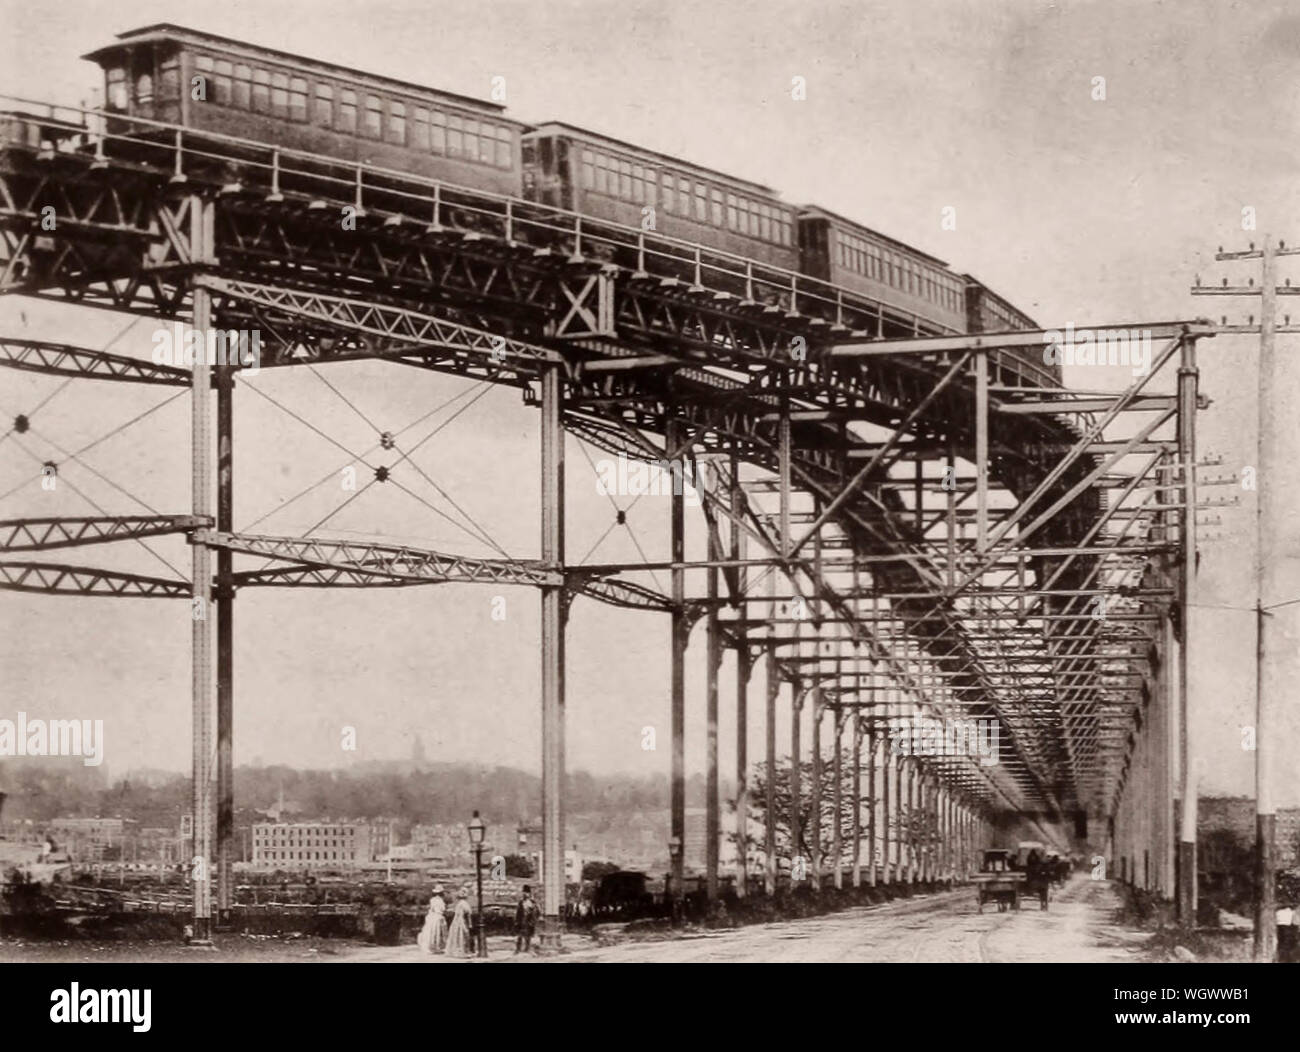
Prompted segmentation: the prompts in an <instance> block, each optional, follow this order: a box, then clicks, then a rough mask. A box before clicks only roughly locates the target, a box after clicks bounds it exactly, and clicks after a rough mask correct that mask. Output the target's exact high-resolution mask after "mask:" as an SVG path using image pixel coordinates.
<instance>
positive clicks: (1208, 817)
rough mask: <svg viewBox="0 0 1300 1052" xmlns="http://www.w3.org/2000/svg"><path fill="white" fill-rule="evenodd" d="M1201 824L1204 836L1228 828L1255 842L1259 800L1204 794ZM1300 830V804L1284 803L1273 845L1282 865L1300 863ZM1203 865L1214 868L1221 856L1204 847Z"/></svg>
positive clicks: (1241, 838) (1243, 839) (1249, 843)
mask: <svg viewBox="0 0 1300 1052" xmlns="http://www.w3.org/2000/svg"><path fill="white" fill-rule="evenodd" d="M1197 810H1198V814H1197V828H1198V830H1199V836H1200V838H1201V840H1204V839H1205V836H1206V834H1207V833H1213V832H1220V831H1228V832H1231V833H1232V834H1233V835H1234V836H1235V837H1236V838H1237V839H1238V840H1239V841H1240V842H1241V843H1242V844H1244V845H1247V846H1252V847H1253V845H1254V843H1255V801H1254V800H1252V799H1251V798H1250V797H1247V796H1202V797H1201V798H1200V800H1199V802H1198V805H1197ZM1297 831H1300V808H1296V807H1281V808H1278V811H1277V828H1276V831H1275V832H1274V836H1273V847H1274V851H1275V852H1276V858H1277V864H1278V866H1281V867H1284V868H1285V867H1292V866H1296V865H1300V854H1298V853H1297V847H1298V846H1300V845H1297V843H1296V834H1297ZM1200 855H1201V860H1200V862H1199V868H1200V869H1202V870H1206V871H1208V870H1213V869H1215V868H1216V862H1217V860H1216V859H1215V858H1213V853H1212V851H1210V850H1209V849H1208V848H1207V847H1205V846H1203V847H1202V848H1201V849H1200Z"/></svg>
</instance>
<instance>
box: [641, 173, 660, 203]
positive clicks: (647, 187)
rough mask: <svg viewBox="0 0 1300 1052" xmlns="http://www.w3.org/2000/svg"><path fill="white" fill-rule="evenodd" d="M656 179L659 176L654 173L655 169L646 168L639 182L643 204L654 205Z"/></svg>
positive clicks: (657, 179)
mask: <svg viewBox="0 0 1300 1052" xmlns="http://www.w3.org/2000/svg"><path fill="white" fill-rule="evenodd" d="M658 181H659V177H658V176H657V175H656V174H655V170H654V169H653V168H647V169H646V170H645V179H644V181H643V182H642V184H641V187H642V189H641V203H642V204H643V205H654V204H655V203H656V198H655V186H656V185H657V183H658Z"/></svg>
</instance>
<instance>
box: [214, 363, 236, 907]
mask: <svg viewBox="0 0 1300 1052" xmlns="http://www.w3.org/2000/svg"><path fill="white" fill-rule="evenodd" d="M234 386H235V376H234V369H233V368H231V367H230V366H229V365H223V366H220V367H219V368H218V369H217V530H218V531H220V532H221V533H233V532H234V529H235V526H234V469H235V465H234ZM233 560H234V553H233V552H232V551H231V550H230V549H229V548H219V549H218V550H217V594H216V600H217V601H216V608H217V920H218V923H220V924H221V925H222V926H224V925H226V924H228V923H229V922H230V910H231V907H232V905H233V899H234V896H233V891H234V888H233V887H232V881H231V876H232V862H233V857H232V855H233V850H234V838H235V780H234V756H233V749H234V674H235V621H234V616H235V588H234V579H233V567H232V565H231V564H232V562H233Z"/></svg>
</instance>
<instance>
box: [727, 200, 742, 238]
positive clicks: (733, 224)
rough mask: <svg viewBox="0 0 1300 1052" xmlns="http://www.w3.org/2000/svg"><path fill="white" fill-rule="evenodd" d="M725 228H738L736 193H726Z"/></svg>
mask: <svg viewBox="0 0 1300 1052" xmlns="http://www.w3.org/2000/svg"><path fill="white" fill-rule="evenodd" d="M727 229H728V230H736V229H739V223H738V221H737V219H736V195H735V194H727Z"/></svg>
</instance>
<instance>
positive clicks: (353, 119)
mask: <svg viewBox="0 0 1300 1052" xmlns="http://www.w3.org/2000/svg"><path fill="white" fill-rule="evenodd" d="M339 131H342V132H347V133H348V134H349V135H355V134H356V133H357V93H356V92H355V91H340V92H339Z"/></svg>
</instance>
